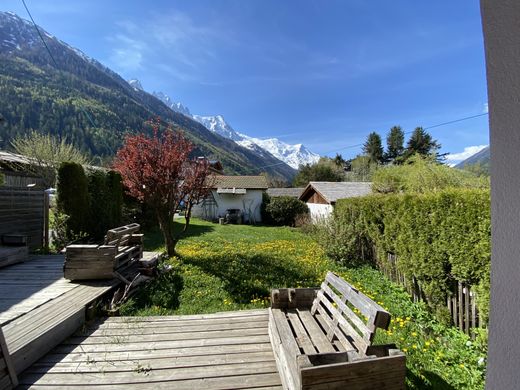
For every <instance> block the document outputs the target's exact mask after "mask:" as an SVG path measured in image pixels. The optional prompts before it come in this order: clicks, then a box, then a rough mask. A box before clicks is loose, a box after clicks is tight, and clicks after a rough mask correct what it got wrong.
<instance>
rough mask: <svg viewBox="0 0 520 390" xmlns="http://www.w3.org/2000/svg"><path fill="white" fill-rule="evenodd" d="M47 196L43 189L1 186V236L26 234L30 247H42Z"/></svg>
mask: <svg viewBox="0 0 520 390" xmlns="http://www.w3.org/2000/svg"><path fill="white" fill-rule="evenodd" d="M45 197H46V194H45V192H44V191H43V190H38V189H34V188H19V187H18V188H17V187H6V186H2V187H0V236H2V235H4V234H19V235H24V236H27V237H28V244H29V248H30V249H37V248H40V247H42V246H43V236H44V224H45V222H46V221H45V204H46V203H45Z"/></svg>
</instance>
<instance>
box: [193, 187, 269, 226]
mask: <svg viewBox="0 0 520 390" xmlns="http://www.w3.org/2000/svg"><path fill="white" fill-rule="evenodd" d="M262 193H263V190H249V189H248V190H247V192H246V193H245V194H244V195H238V194H218V193H217V191H216V190H212V194H213V197H214V198H215V202H216V203H217V207H216V210H215V215H214V216H213V218H219V217H224V216H225V215H226V210H228V209H239V210H242V212H243V213H245V221H246V222H249V219H250V218H249V213H251V214H252V216H253V219H254V221H255V222H261V220H262V215H261V213H260V206H261V205H262ZM192 215H193V216H194V217H203V215H204V213H203V210H202V207H200V205H196V206H195V207H193V210H192Z"/></svg>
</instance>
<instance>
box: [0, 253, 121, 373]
mask: <svg viewBox="0 0 520 390" xmlns="http://www.w3.org/2000/svg"><path fill="white" fill-rule="evenodd" d="M62 267H63V256H32V257H30V260H29V261H27V262H25V263H21V264H15V265H11V266H8V267H5V268H1V269H0V326H1V327H2V329H3V332H4V336H5V339H6V343H7V348H8V350H9V354H10V355H11V359H12V361H13V364H14V366H15V371H16V372H17V373H21V372H22V371H23V370H24V369H25V368H27V367H28V366H29V365H30V364H32V363H33V362H34V361H36V360H37V359H38V358H40V357H41V356H43V355H44V354H45V353H46V352H48V351H49V350H51V349H52V348H53V347H54V346H56V345H57V344H58V343H60V342H61V341H63V340H64V338H66V337H68V336H69V335H71V334H72V333H73V332H74V331H76V329H78V327H80V326H81V325H82V324H83V323H84V321H85V308H86V306H87V305H88V304H89V303H91V302H93V301H95V300H96V299H97V298H99V297H100V296H102V295H103V294H105V293H106V292H108V291H109V290H111V289H112V288H113V287H115V286H116V285H117V284H119V282H118V281H113V280H112V281H97V282H90V283H73V282H70V281H68V280H66V279H64V278H63V269H62Z"/></svg>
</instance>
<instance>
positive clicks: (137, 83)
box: [128, 79, 144, 91]
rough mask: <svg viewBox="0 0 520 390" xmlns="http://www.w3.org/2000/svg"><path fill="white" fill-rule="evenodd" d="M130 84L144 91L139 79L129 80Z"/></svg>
mask: <svg viewBox="0 0 520 390" xmlns="http://www.w3.org/2000/svg"><path fill="white" fill-rule="evenodd" d="M128 84H130V86H131V87H132V88H133V89H134V90H136V91H144V89H143V86H142V85H141V82H140V81H139V80H137V79H131V80H128Z"/></svg>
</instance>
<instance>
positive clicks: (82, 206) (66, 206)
mask: <svg viewBox="0 0 520 390" xmlns="http://www.w3.org/2000/svg"><path fill="white" fill-rule="evenodd" d="M57 190H58V199H57V206H58V210H59V211H60V212H61V213H64V214H66V215H67V216H68V219H67V221H66V226H67V231H68V232H69V233H75V234H79V233H80V232H86V231H88V217H89V194H88V181H87V177H86V175H85V171H84V170H83V167H82V166H81V165H80V164H76V163H71V162H64V163H62V164H61V165H60V168H59V169H58V187H57Z"/></svg>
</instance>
